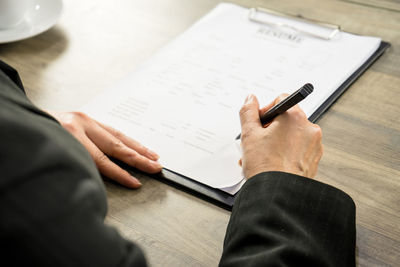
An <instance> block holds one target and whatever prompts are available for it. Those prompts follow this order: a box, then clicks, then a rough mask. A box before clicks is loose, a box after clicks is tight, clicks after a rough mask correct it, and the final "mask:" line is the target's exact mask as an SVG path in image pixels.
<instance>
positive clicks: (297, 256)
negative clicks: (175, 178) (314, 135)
mask: <svg viewBox="0 0 400 267" xmlns="http://www.w3.org/2000/svg"><path fill="white" fill-rule="evenodd" d="M354 265H355V205H354V202H353V200H352V199H351V198H350V197H349V196H348V195H347V194H345V193H344V192H342V191H340V190H338V189H336V188H334V187H331V186H329V185H326V184H323V183H320V182H317V181H314V180H311V179H308V178H304V177H301V176H297V175H293V174H288V173H282V172H267V173H261V174H258V175H256V176H254V177H253V178H251V179H250V180H249V181H247V182H246V183H245V185H244V186H243V188H242V189H241V191H240V193H239V195H238V197H237V199H236V202H235V205H234V207H233V211H232V215H231V219H230V221H229V225H228V229H227V232H226V236H225V242H224V250H223V254H222V258H221V261H220V266H241V267H243V266H354Z"/></svg>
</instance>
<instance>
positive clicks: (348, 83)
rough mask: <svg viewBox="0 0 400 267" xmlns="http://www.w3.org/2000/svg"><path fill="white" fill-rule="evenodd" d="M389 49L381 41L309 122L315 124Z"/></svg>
mask: <svg viewBox="0 0 400 267" xmlns="http://www.w3.org/2000/svg"><path fill="white" fill-rule="evenodd" d="M389 47H390V43H389V42H384V41H382V42H381V44H380V45H379V47H378V49H377V50H376V51H375V52H374V53H373V54H372V55H371V56H370V57H369V58H368V59H367V61H365V63H364V64H362V65H361V66H360V67H359V68H358V69H357V70H356V71H355V72H354V73H353V74H352V75H350V77H349V78H347V80H346V81H344V83H342V85H340V86H339V88H338V89H336V91H335V92H334V93H333V94H331V95H330V97H328V99H327V100H325V102H324V103H323V104H322V105H321V106H319V107H318V109H317V110H316V111H314V113H313V114H312V115H311V116H310V117H309V118H308V119H309V120H310V121H311V122H316V121H317V120H318V119H320V118H321V116H322V114H324V113H325V111H327V110H328V109H329V107H330V106H332V105H333V103H335V101H336V100H337V99H338V98H339V97H340V96H341V95H342V94H343V93H344V92H345V91H346V90H347V89H348V88H349V87H350V86H351V85H352V84H353V83H354V82H355V81H356V80H357V79H358V78H359V77H360V76H361V75H362V74H363V73H364V72H365V71H366V70H367V69H368V68H369V67H371V65H372V64H373V63H374V62H375V61H376V60H377V59H378V58H379V57H380V56H381V55H382V54H383V52H385V51H386V49H388V48H389Z"/></svg>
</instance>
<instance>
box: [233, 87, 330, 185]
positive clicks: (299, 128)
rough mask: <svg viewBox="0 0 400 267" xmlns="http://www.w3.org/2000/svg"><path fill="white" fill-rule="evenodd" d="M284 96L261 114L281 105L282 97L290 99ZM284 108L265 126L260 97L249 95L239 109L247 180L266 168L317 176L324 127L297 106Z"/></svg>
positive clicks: (311, 176)
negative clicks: (262, 121)
mask: <svg viewBox="0 0 400 267" xmlns="http://www.w3.org/2000/svg"><path fill="white" fill-rule="evenodd" d="M285 96H286V95H281V96H280V97H278V98H277V99H275V101H274V102H272V103H271V104H270V105H268V106H267V107H265V108H263V109H262V110H261V113H264V112H265V111H267V110H272V109H273V107H276V108H278V107H279V106H281V107H282V105H279V104H280V103H281V102H282V100H286V102H287V101H289V100H288V98H290V96H289V97H287V98H285ZM292 96H293V94H292ZM292 103H293V102H292ZM285 108H286V109H287V111H285V112H283V113H281V115H279V116H277V115H275V119H274V120H272V122H271V123H270V124H269V126H268V127H266V128H264V127H263V123H261V120H260V109H259V103H258V100H257V98H256V97H255V96H253V95H249V96H248V97H247V99H246V102H245V104H244V105H243V107H242V108H241V110H240V122H241V126H242V136H241V146H242V152H243V154H242V167H243V173H244V175H245V178H246V179H248V178H251V177H253V176H254V175H256V174H258V173H261V172H267V171H281V172H288V173H293V174H297V175H301V176H305V177H309V178H313V177H314V176H315V175H316V173H317V168H318V162H319V160H320V159H321V157H322V151H323V148H322V132H321V129H320V127H319V126H318V125H316V124H313V123H311V122H310V121H309V120H308V118H307V116H306V114H305V113H304V112H303V110H301V108H300V107H299V106H298V105H294V106H292V107H291V108H288V107H287V106H286V107H285ZM280 109H281V110H282V108H280ZM271 112H272V111H271ZM266 113H268V112H266ZM264 122H265V121H264Z"/></svg>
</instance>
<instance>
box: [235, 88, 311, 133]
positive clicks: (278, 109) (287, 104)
mask: <svg viewBox="0 0 400 267" xmlns="http://www.w3.org/2000/svg"><path fill="white" fill-rule="evenodd" d="M313 90H314V86H313V85H312V84H311V83H306V84H305V85H303V86H302V87H301V88H300V89H299V90H297V91H296V92H294V93H293V94H291V95H290V96H288V97H286V98H285V99H284V100H282V101H281V102H279V103H278V104H276V105H275V106H273V107H272V108H271V109H270V110H268V111H267V112H265V113H264V114H263V115H262V116H261V117H260V121H261V124H262V125H265V124H267V123H269V122H271V121H272V120H273V119H274V118H275V117H276V116H278V115H280V114H282V113H283V112H285V111H286V110H288V109H289V108H291V107H293V106H294V105H296V104H298V103H299V102H300V101H301V100H303V99H304V98H306V97H307V96H308V95H309V94H311V93H312V91H313ZM240 136H241V134H239V135H238V136H237V137H236V139H240Z"/></svg>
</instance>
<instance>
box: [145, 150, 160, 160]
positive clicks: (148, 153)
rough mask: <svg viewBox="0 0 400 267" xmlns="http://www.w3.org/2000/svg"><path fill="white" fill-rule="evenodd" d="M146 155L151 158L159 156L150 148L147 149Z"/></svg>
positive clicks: (156, 158) (155, 158)
mask: <svg viewBox="0 0 400 267" xmlns="http://www.w3.org/2000/svg"><path fill="white" fill-rule="evenodd" d="M147 155H148V156H149V157H150V158H151V159H152V160H158V159H159V158H160V156H159V155H158V154H157V153H156V152H154V151H152V150H150V149H147Z"/></svg>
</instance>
